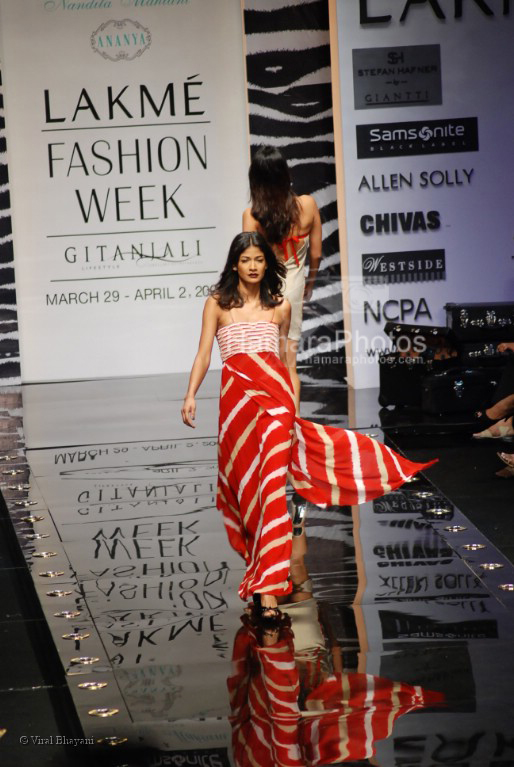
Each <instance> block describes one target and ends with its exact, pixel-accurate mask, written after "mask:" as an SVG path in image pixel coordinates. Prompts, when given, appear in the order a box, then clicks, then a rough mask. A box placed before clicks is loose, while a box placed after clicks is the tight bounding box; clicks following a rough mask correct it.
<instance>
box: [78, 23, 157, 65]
mask: <svg viewBox="0 0 514 767" xmlns="http://www.w3.org/2000/svg"><path fill="white" fill-rule="evenodd" d="M151 43H152V35H151V33H150V30H149V29H147V28H146V27H143V26H142V25H141V24H140V23H139V21H132V19H123V20H121V21H114V19H111V20H110V21H105V22H104V23H103V24H101V25H100V26H99V27H98V29H97V30H96V31H95V32H93V34H92V35H91V47H92V49H93V50H94V51H95V53H99V54H100V56H102V57H103V58H104V59H108V60H109V61H132V59H135V58H137V57H138V56H141V55H142V54H143V53H144V52H145V51H146V50H147V49H148V48H149V47H150V45H151Z"/></svg>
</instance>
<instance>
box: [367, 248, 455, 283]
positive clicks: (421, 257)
mask: <svg viewBox="0 0 514 767" xmlns="http://www.w3.org/2000/svg"><path fill="white" fill-rule="evenodd" d="M362 277H363V282H364V284H367V285H377V284H381V285H383V284H393V283H398V282H433V281H435V280H444V279H446V259H445V252H444V250H413V251H401V252H398V251H397V252H393V253H363V255H362Z"/></svg>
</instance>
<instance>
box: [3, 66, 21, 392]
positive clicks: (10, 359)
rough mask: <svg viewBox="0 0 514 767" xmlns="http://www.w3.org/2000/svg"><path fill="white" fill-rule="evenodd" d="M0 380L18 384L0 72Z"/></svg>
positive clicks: (9, 212)
mask: <svg viewBox="0 0 514 767" xmlns="http://www.w3.org/2000/svg"><path fill="white" fill-rule="evenodd" d="M0 274H1V284H0V381H1V382H2V383H3V384H8V385H9V384H19V383H21V378H20V350H19V346H18V315H17V312H16V288H15V285H14V263H13V242H12V230H11V202H10V199H9V175H8V172H7V155H6V141H5V117H4V96H3V92H2V74H1V72H0Z"/></svg>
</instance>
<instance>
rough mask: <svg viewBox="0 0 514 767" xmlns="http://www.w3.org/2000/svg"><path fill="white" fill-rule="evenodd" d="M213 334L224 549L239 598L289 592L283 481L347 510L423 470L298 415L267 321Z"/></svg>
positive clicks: (234, 324) (289, 527)
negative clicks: (240, 567) (235, 563)
mask: <svg viewBox="0 0 514 767" xmlns="http://www.w3.org/2000/svg"><path fill="white" fill-rule="evenodd" d="M216 337H217V340H218V344H219V347H220V353H221V358H222V360H223V369H222V375H221V394H220V417H219V436H218V489H217V506H218V509H219V510H220V511H221V512H222V514H223V518H224V523H225V527H226V530H227V534H228V537H229V541H230V544H231V546H232V547H233V548H234V549H235V550H236V551H237V552H239V554H241V556H242V557H243V558H244V560H245V562H246V573H245V576H244V578H243V582H242V583H241V586H240V588H239V595H240V597H241V598H242V599H244V600H247V599H248V598H249V597H250V596H251V595H252V594H253V593H255V592H260V593H262V594H274V595H277V596H278V595H284V594H288V593H289V592H290V591H291V583H290V581H289V578H288V576H289V563H290V558H291V540H292V523H291V519H290V516H289V514H288V510H287V501H286V483H287V480H289V481H290V482H291V484H292V486H293V487H294V489H295V490H296V491H297V492H298V493H299V494H300V495H301V496H303V497H304V498H305V499H306V500H308V501H311V502H312V503H315V504H319V505H323V504H329V505H337V506H343V505H352V504H357V503H363V502H364V501H369V500H372V499H373V498H377V497H379V496H381V495H384V494H385V493H388V492H390V491H391V490H394V489H395V488H397V487H399V486H400V485H401V484H403V483H404V482H405V481H406V480H407V479H409V478H410V477H411V476H412V475H413V474H415V473H416V472H418V471H420V470H422V469H424V468H426V467H427V466H430V465H431V463H426V464H422V463H413V462H412V461H409V460H407V459H406V458H403V457H402V456H400V455H398V454H397V453H395V452H394V451H393V450H391V449H390V448H389V447H387V446H386V445H383V444H381V443H380V442H377V441H376V440H374V439H372V438H371V437H366V436H364V435H362V434H358V433H357V432H353V431H349V430H347V429H337V428H334V427H332V426H322V425H320V424H317V423H313V422H310V421H306V420H304V419H302V418H299V417H298V416H297V415H296V409H295V399H294V393H293V388H292V385H291V379H290V377H289V373H288V370H287V368H286V367H285V366H284V364H283V363H282V361H281V360H280V357H279V354H278V349H279V327H278V325H277V324H276V323H274V322H270V321H260V322H232V323H230V324H228V325H224V326H222V327H220V328H219V329H218V331H217V333H216Z"/></svg>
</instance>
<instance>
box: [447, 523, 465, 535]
mask: <svg viewBox="0 0 514 767" xmlns="http://www.w3.org/2000/svg"><path fill="white" fill-rule="evenodd" d="M444 529H445V530H446V532H448V533H463V532H464V530H467V529H468V528H467V527H463V526H462V525H448V527H445V528H444Z"/></svg>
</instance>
